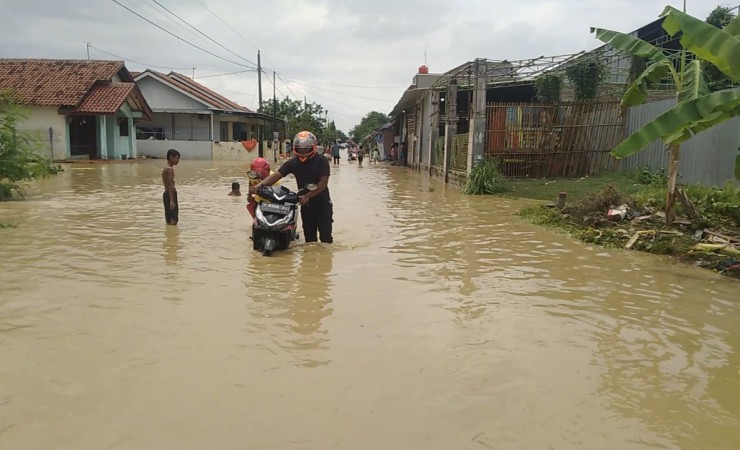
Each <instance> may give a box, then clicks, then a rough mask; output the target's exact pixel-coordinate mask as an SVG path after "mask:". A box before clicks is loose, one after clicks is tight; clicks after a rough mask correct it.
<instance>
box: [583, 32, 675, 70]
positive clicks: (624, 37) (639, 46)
mask: <svg viewBox="0 0 740 450" xmlns="http://www.w3.org/2000/svg"><path fill="white" fill-rule="evenodd" d="M591 32H592V33H596V39H598V40H600V41H602V42H604V43H605V44H609V45H611V46H612V47H614V48H615V49H617V50H622V51H624V52H627V53H629V54H630V55H633V56H641V57H643V58H647V59H649V60H650V61H652V62H658V61H669V59H668V57H667V56H666V55H665V54H664V53H663V52H662V51H661V50H660V49H659V48H658V47H656V46H654V45H652V44H649V43H647V42H645V41H643V40H642V39H640V38H636V37H634V36H630V35H629V34H625V33H620V32H619V31H612V30H605V29H603V28H591Z"/></svg>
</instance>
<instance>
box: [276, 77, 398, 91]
mask: <svg viewBox="0 0 740 450" xmlns="http://www.w3.org/2000/svg"><path fill="white" fill-rule="evenodd" d="M285 79H286V80H290V81H296V82H298V83H304V84H305V81H304V80H299V79H297V78H288V77H285ZM332 85H334V86H336V87H348V88H356V89H406V87H408V86H358V85H354V84H338V83H332Z"/></svg>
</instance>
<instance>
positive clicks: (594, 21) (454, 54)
mask: <svg viewBox="0 0 740 450" xmlns="http://www.w3.org/2000/svg"><path fill="white" fill-rule="evenodd" d="M119 1H121V2H122V3H124V4H126V5H129V6H130V7H131V8H132V9H134V10H136V11H137V12H139V13H141V14H142V15H144V16H145V17H148V18H149V19H150V20H152V21H154V22H156V23H158V24H160V25H161V26H163V27H165V28H167V29H169V30H171V31H173V32H174V33H176V34H178V35H181V36H182V37H183V38H186V39H188V40H190V41H192V42H193V43H196V44H198V45H200V46H202V47H204V48H207V49H208V50H210V51H213V52H214V53H217V54H220V55H222V56H224V57H226V58H228V59H231V60H235V61H236V60H239V59H237V57H235V56H233V55H230V54H229V53H227V52H225V51H224V50H222V49H220V48H219V47H217V46H216V45H214V44H213V43H211V42H209V41H208V40H207V39H205V38H204V37H202V36H199V35H198V34H197V33H195V32H193V31H192V30H190V29H188V28H187V27H186V26H185V25H182V24H180V23H178V22H177V20H176V19H173V18H169V16H168V15H167V14H166V13H164V12H161V11H158V8H157V7H156V6H154V5H153V3H152V2H151V0H119ZM158 1H160V2H161V3H162V4H164V5H166V6H167V7H168V8H170V9H172V10H173V11H175V12H176V13H177V14H179V15H181V16H182V17H183V18H185V19H186V20H188V21H191V22H192V23H193V24H194V25H196V26H197V27H198V28H199V29H201V30H202V31H204V32H206V33H207V34H209V35H210V36H212V37H213V38H214V39H216V40H217V41H219V42H220V43H222V44H224V45H225V46H226V47H228V48H229V49H231V50H233V51H235V52H237V53H238V54H239V55H241V56H242V57H244V58H246V59H248V60H251V61H256V50H255V49H254V48H253V47H252V46H251V45H250V44H248V43H246V42H245V41H244V40H242V39H241V38H240V37H239V36H237V35H236V34H234V33H233V32H232V31H231V30H229V29H228V28H227V27H225V26H223V24H221V23H220V22H219V21H218V20H217V19H215V18H214V17H213V16H212V15H211V14H210V13H208V12H207V11H206V10H205V9H203V8H202V7H201V6H200V5H198V3H197V2H196V1H195V0H158ZM200 1H201V2H203V3H205V4H206V5H207V6H208V7H209V8H211V9H212V10H213V11H215V12H216V13H217V14H218V15H219V16H221V17H222V18H223V19H224V20H226V21H227V22H228V23H229V24H230V25H231V26H232V27H234V28H236V29H237V30H238V31H239V32H240V33H241V34H242V35H244V36H245V37H246V38H247V39H248V40H249V41H251V42H252V43H254V44H255V45H258V46H259V47H260V48H261V49H262V50H263V54H264V55H265V56H264V58H263V63H264V64H265V66H266V67H267V68H268V69H271V68H272V66H273V64H275V65H277V68H278V70H279V72H280V74H281V75H283V76H284V77H285V78H286V79H287V78H290V79H298V80H305V82H306V83H308V84H310V85H312V86H319V87H323V88H325V89H330V90H332V91H338V92H342V93H345V94H350V95H345V94H338V93H334V92H327V91H325V90H319V89H316V88H315V87H306V86H304V87H301V86H300V85H299V84H292V83H291V89H292V90H293V92H295V94H296V96H298V97H302V96H303V95H306V97H307V98H308V100H309V101H317V102H319V103H321V104H323V105H324V106H325V107H326V108H328V109H329V111H330V112H329V117H330V118H334V119H336V120H337V123H338V125H339V127H340V128H343V129H345V130H347V129H349V128H351V127H352V125H354V124H355V123H356V122H357V121H358V120H359V118H360V117H362V116H363V115H364V114H365V113H366V112H367V111H369V110H373V109H375V110H379V111H383V112H388V111H390V109H391V108H392V107H393V104H394V103H395V101H397V100H398V98H399V97H400V95H401V93H402V92H403V89H405V87H406V86H408V85H409V84H410V82H411V78H412V77H413V75H414V73H415V72H416V70H417V68H418V66H419V65H421V64H422V63H423V62H424V56H423V53H424V49H425V47H427V48H428V64H429V66H430V69H431V70H432V71H433V72H444V71H446V70H448V69H451V68H452V67H455V66H457V65H459V64H461V63H463V62H465V61H468V60H471V59H473V58H475V57H486V58H490V59H524V58H531V57H536V56H540V55H553V54H560V53H571V52H577V51H580V50H585V49H589V48H593V47H596V46H597V45H598V42H597V41H596V40H595V39H594V38H593V36H592V35H590V34H589V31H588V28H589V26H592V25H596V26H601V27H607V28H613V29H618V30H622V31H631V30H633V29H635V28H637V27H639V26H641V25H643V24H645V23H647V22H649V21H651V20H653V19H655V18H656V17H657V15H658V14H659V13H660V12H661V10H662V9H663V7H664V6H665V3H666V0H611V1H609V2H603V1H599V2H591V3H586V2H583V1H582V0H518V1H516V2H504V1H492V0H466V1H461V2H450V1H448V0H447V1H445V0H370V1H368V0H323V1H322V0H273V1H263V0H243V1H240V2H238V3H237V2H233V1H229V0H200ZM673 3H677V2H673ZM716 3H717V0H693V1H692V2H690V4H689V7H690V11H689V12H691V13H693V14H695V15H697V16H699V17H704V16H705V15H706V13H708V12H709V11H710V10H711V9H712V8H713V7H714V6H715V5H716ZM720 3H721V2H720ZM84 41H91V42H93V44H94V45H95V46H96V47H98V48H101V49H103V50H106V51H109V52H111V53H114V54H117V55H120V56H122V57H124V58H127V59H130V60H136V61H141V62H143V63H146V64H148V65H152V64H154V65H158V66H166V67H175V68H181V69H185V68H188V67H197V68H198V69H197V70H196V80H198V81H201V82H203V83H205V84H206V85H208V86H209V87H211V88H214V89H216V90H221V92H222V93H223V94H224V95H227V96H229V97H231V98H233V99H234V100H236V101H237V102H240V103H242V104H244V105H245V106H248V107H252V108H254V107H256V106H257V101H256V92H257V87H256V86H257V82H256V73H254V72H248V73H244V74H240V75H234V76H228V77H214V78H202V79H199V78H198V77H199V76H203V75H210V74H214V73H217V72H213V71H208V70H206V69H215V70H218V71H221V72H233V71H237V70H239V69H240V67H239V66H235V65H233V64H229V63H227V62H224V61H221V60H218V59H216V58H214V57H212V56H209V55H206V54H204V53H202V52H200V51H198V50H196V49H194V48H192V47H189V46H187V45H186V44H183V43H181V42H179V41H177V40H176V39H175V38H173V37H171V36H168V35H167V34H165V33H164V32H162V31H161V30H158V29H157V28H155V27H154V26H152V25H151V24H148V23H146V22H144V21H143V20H142V19H140V18H138V17H136V16H134V15H132V14H131V13H130V12H128V11H125V10H124V9H122V8H121V7H119V6H118V5H116V4H115V3H113V2H112V1H110V0H94V1H93V0H57V1H48V0H23V1H18V0H0V57H47V58H84V57H85V44H84V43H83V42H84ZM91 56H92V57H94V58H98V59H111V57H109V56H107V55H105V54H102V53H99V52H97V51H94V50H93V51H92V52H91ZM239 61H241V60H239ZM241 62H243V61H241ZM245 64H246V63H245ZM127 65H128V67H129V68H130V69H131V70H141V69H143V68H144V66H142V65H141V64H136V63H133V62H128V63H127ZM159 70H165V71H166V70H167V69H159ZM182 72H183V73H186V74H188V75H190V74H191V71H190V70H182ZM337 84H340V85H355V86H397V87H396V88H394V89H362V88H350V87H343V86H337ZM278 85H279V88H280V90H281V91H282V92H283V93H285V94H288V89H287V88H286V87H285V86H283V85H282V83H281V82H280V81H278ZM263 92H264V95H265V98H267V97H271V95H272V86H271V85H270V83H269V82H268V81H267V80H265V81H264V82H263ZM278 95H279V94H278ZM351 95H357V96H362V97H377V98H379V99H381V100H383V101H373V100H367V99H363V98H358V97H353V96H351ZM291 96H292V95H291Z"/></svg>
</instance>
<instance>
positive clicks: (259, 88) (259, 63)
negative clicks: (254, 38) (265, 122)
mask: <svg viewBox="0 0 740 450" xmlns="http://www.w3.org/2000/svg"><path fill="white" fill-rule="evenodd" d="M257 91H258V92H259V102H260V103H259V108H258V111H259V110H261V109H262V60H261V56H260V51H259V50H257ZM262 128H264V127H261V126H260V125H259V116H257V154H258V155H259V156H260V157H262V156H263V155H262V131H263V130H262Z"/></svg>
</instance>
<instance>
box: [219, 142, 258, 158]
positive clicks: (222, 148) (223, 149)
mask: <svg viewBox="0 0 740 450" xmlns="http://www.w3.org/2000/svg"><path fill="white" fill-rule="evenodd" d="M264 152H265V157H266V158H267V159H268V160H270V161H271V160H272V150H268V149H267V146H266V145H265V147H264ZM257 156H259V154H258V150H257V147H255V148H254V150H252V151H251V152H248V151H247V149H246V148H244V146H243V145H242V143H241V142H214V143H213V160H214V161H244V162H252V160H253V159H254V158H256V157H257Z"/></svg>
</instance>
